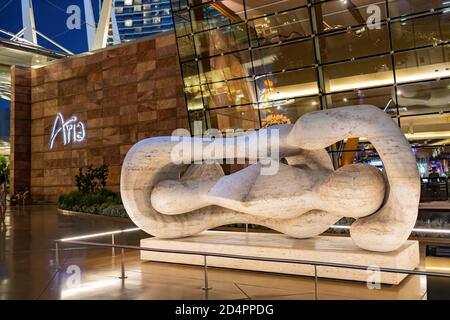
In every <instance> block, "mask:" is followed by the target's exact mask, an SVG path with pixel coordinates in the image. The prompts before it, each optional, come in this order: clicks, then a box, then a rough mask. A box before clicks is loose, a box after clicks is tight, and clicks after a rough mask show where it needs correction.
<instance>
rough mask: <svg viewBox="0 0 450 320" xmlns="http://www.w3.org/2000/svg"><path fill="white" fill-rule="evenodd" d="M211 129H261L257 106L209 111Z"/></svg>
mask: <svg viewBox="0 0 450 320" xmlns="http://www.w3.org/2000/svg"><path fill="white" fill-rule="evenodd" d="M207 114H208V116H209V117H208V119H209V123H210V128H214V129H219V130H221V131H225V130H227V129H244V130H247V129H256V128H259V118H258V110H257V109H256V107H255V106H253V105H250V106H242V107H233V108H223V109H216V110H209V111H207Z"/></svg>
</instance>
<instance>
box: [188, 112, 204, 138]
mask: <svg viewBox="0 0 450 320" xmlns="http://www.w3.org/2000/svg"><path fill="white" fill-rule="evenodd" d="M189 120H190V122H191V130H192V132H191V133H192V135H194V136H196V135H200V134H202V133H203V132H205V130H206V125H207V124H206V120H205V114H204V112H203V110H198V111H190V112H189Z"/></svg>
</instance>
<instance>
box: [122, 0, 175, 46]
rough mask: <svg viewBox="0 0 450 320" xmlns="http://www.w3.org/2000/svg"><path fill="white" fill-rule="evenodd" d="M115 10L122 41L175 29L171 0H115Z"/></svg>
mask: <svg viewBox="0 0 450 320" xmlns="http://www.w3.org/2000/svg"><path fill="white" fill-rule="evenodd" d="M114 12H115V17H116V21H117V27H118V31H119V36H120V40H121V41H122V42H123V41H129V40H133V39H138V38H141V37H145V36H149V35H153V34H157V33H160V32H164V31H168V30H172V29H173V21H172V12H171V8H170V1H169V0H115V1H114Z"/></svg>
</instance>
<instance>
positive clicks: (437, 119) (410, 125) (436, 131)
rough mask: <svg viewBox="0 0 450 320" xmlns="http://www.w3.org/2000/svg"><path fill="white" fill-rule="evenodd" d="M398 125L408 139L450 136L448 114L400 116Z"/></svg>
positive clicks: (446, 137)
mask: <svg viewBox="0 0 450 320" xmlns="http://www.w3.org/2000/svg"><path fill="white" fill-rule="evenodd" d="M400 125H401V128H402V131H403V132H404V133H405V135H406V137H407V138H408V139H409V140H420V139H448V138H449V137H450V121H448V114H430V115H422V116H411V117H401V118H400Z"/></svg>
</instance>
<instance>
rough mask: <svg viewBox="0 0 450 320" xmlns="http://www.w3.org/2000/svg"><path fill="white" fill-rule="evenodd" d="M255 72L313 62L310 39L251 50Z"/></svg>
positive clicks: (263, 72) (308, 64)
mask: <svg viewBox="0 0 450 320" xmlns="http://www.w3.org/2000/svg"><path fill="white" fill-rule="evenodd" d="M252 53H253V64H254V66H255V73H256V74H265V73H270V72H277V71H281V70H288V69H295V68H301V67H306V66H311V65H313V64H314V48H313V43H312V41H311V40H305V41H300V42H295V43H287V44H284V45H281V46H280V45H277V46H270V47H264V48H260V49H255V50H252Z"/></svg>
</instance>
